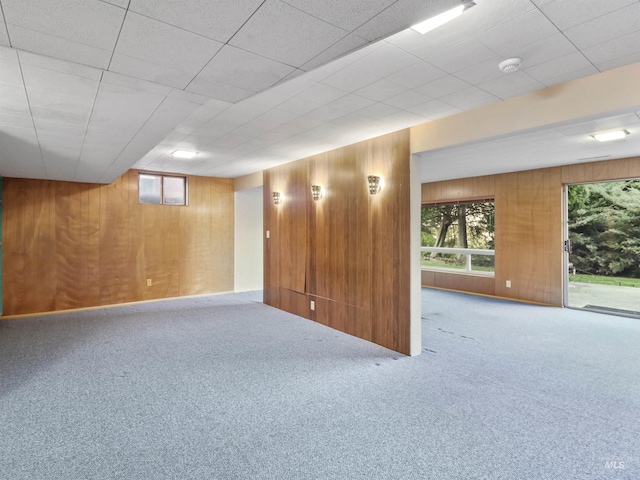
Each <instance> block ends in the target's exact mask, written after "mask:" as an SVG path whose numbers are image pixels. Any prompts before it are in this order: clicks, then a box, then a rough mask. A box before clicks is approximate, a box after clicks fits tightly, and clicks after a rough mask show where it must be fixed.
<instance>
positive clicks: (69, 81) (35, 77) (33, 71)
mask: <svg viewBox="0 0 640 480" xmlns="http://www.w3.org/2000/svg"><path fill="white" fill-rule="evenodd" d="M22 74H23V76H24V84H25V86H26V87H27V91H29V90H31V89H37V90H43V91H45V92H52V93H57V94H62V95H68V96H72V97H73V96H75V97H80V98H84V99H93V98H95V96H96V92H97V90H98V86H99V82H98V81H97V80H92V79H89V78H85V77H78V76H76V75H71V74H68V73H62V72H56V71H53V70H47V69H44V68H40V67H34V66H33V65H22Z"/></svg>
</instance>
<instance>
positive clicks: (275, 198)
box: [272, 192, 282, 205]
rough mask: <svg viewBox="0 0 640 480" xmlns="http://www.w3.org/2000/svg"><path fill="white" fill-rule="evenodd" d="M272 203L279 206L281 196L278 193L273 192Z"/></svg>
mask: <svg viewBox="0 0 640 480" xmlns="http://www.w3.org/2000/svg"><path fill="white" fill-rule="evenodd" d="M272 195H273V203H274V204H276V205H280V204H281V203H282V195H281V194H280V192H273V193H272Z"/></svg>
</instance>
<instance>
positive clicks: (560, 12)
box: [541, 0, 636, 30]
mask: <svg viewBox="0 0 640 480" xmlns="http://www.w3.org/2000/svg"><path fill="white" fill-rule="evenodd" d="M635 1H636V0H607V1H606V2H603V1H602V0H581V1H580V2H579V3H578V2H575V1H569V2H567V1H558V0H555V1H552V2H548V3H545V4H544V5H542V8H541V9H542V11H543V13H544V14H545V15H546V16H547V17H549V18H550V19H551V21H552V22H553V23H555V24H556V25H557V26H558V27H559V28H560V29H562V30H565V29H568V28H571V27H575V26H576V25H580V24H581V23H585V22H588V21H589V20H593V19H595V18H598V17H600V16H602V15H605V14H607V13H609V12H612V11H615V10H618V9H620V8H622V7H626V6H627V5H631V4H632V3H634V2H635Z"/></svg>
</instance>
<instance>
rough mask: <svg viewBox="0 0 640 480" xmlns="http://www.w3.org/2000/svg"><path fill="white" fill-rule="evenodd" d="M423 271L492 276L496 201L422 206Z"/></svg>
mask: <svg viewBox="0 0 640 480" xmlns="http://www.w3.org/2000/svg"><path fill="white" fill-rule="evenodd" d="M421 245H422V248H421V250H422V254H421V255H422V257H421V265H422V268H423V269H434V270H441V269H446V270H451V271H458V272H460V273H477V274H481V275H493V271H494V264H495V262H494V252H495V251H494V248H495V213H494V203H493V200H481V201H474V202H465V203H449V204H438V205H423V206H422V239H421Z"/></svg>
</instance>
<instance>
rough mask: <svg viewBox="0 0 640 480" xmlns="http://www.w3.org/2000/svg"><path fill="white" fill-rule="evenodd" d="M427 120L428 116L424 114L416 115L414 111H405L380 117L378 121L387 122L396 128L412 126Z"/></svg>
mask: <svg viewBox="0 0 640 480" xmlns="http://www.w3.org/2000/svg"><path fill="white" fill-rule="evenodd" d="M427 120H428V118H427V117H425V116H424V115H416V114H415V113H412V112H405V111H402V112H398V113H394V114H392V115H388V116H386V117H384V118H381V119H380V121H382V122H386V123H389V124H391V125H393V126H395V127H397V128H407V127H413V126H414V125H419V124H421V123H424V122H425V121H427Z"/></svg>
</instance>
